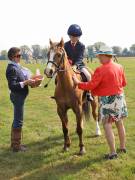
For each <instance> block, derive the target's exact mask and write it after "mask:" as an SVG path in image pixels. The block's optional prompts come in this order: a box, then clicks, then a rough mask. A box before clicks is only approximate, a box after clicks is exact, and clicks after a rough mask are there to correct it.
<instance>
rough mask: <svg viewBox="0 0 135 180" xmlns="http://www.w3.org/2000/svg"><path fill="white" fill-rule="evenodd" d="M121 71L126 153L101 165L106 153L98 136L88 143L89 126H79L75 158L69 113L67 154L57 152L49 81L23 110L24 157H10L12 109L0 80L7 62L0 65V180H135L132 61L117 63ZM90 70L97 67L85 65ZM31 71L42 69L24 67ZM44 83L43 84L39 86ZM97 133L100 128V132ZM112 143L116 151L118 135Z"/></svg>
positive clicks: (34, 91) (92, 127) (57, 126)
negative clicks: (123, 74)
mask: <svg viewBox="0 0 135 180" xmlns="http://www.w3.org/2000/svg"><path fill="white" fill-rule="evenodd" d="M119 62H120V63H121V64H123V66H124V67H125V71H126V76H127V80H128V86H127V87H126V89H125V94H126V100H127V105H128V111H129V117H128V119H127V120H126V121H125V127H126V131H127V149H128V153H127V154H124V155H120V156H119V158H118V159H116V160H112V161H107V160H104V159H103V155H104V154H105V153H107V152H108V146H107V144H106V140H105V137H104V134H103V135H102V136H101V137H98V138H93V137H92V135H94V134H95V123H94V121H93V120H91V121H89V122H85V123H84V142H85V146H86V151H87V153H86V155H84V156H81V157H79V156H76V155H75V154H76V153H77V152H78V151H79V148H78V136H77V134H76V133H75V129H76V122H75V117H74V114H73V113H72V112H71V111H70V112H69V117H70V118H69V120H70V121H69V129H70V136H71V140H72V145H71V148H70V151H69V152H67V153H63V152H62V147H63V134H62V130H61V123H60V120H59V117H58V116H57V113H56V104H55V102H54V101H53V100H51V99H50V96H51V95H53V92H54V82H52V83H51V84H50V86H49V87H48V88H47V89H44V88H43V86H42V87H39V88H36V89H30V94H29V97H28V98H27V101H26V105H25V122H24V130H23V141H24V143H25V144H27V145H28V148H29V150H28V152H26V153H12V152H11V151H10V149H9V146H10V128H11V123H12V118H13V109H12V104H11V103H10V101H9V91H8V88H7V82H6V79H5V69H6V66H7V62H3V61H2V62H0V180H8V179H12V180H20V179H23V180H40V179H41V180H99V179H100V180H135V58H123V59H120V58H119ZM89 66H90V67H91V68H93V69H95V67H97V66H98V63H92V64H89ZM27 67H28V68H30V69H31V70H32V71H33V72H35V69H36V68H37V67H38V68H40V70H41V72H43V69H44V65H41V64H40V65H39V64H38V65H31V64H30V65H27ZM45 82H46V79H45V81H44V83H43V84H45ZM102 132H103V129H102ZM114 132H115V135H116V144H117V147H118V136H117V131H116V128H115V127H114Z"/></svg>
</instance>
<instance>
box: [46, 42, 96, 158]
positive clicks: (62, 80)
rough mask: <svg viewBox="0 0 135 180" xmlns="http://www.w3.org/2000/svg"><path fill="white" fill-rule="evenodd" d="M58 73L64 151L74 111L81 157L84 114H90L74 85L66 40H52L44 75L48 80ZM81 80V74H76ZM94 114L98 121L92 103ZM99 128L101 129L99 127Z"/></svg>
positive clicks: (67, 142) (58, 103)
mask: <svg viewBox="0 0 135 180" xmlns="http://www.w3.org/2000/svg"><path fill="white" fill-rule="evenodd" d="M56 73H57V83H56V87H55V93H54V98H55V101H56V104H57V113H58V115H59V117H60V119H61V123H62V129H63V134H64V147H63V149H64V151H68V150H69V147H70V144H71V140H70V137H69V130H68V116H67V111H68V110H69V109H72V110H73V112H74V113H75V115H76V121H77V127H76V132H77V134H78V136H79V147H80V150H79V155H83V154H84V153H85V146H84V143H83V136H82V135H83V114H85V115H87V114H88V111H89V109H88V106H87V100H86V97H85V96H84V92H83V91H82V90H80V89H78V87H77V86H76V85H75V84H74V82H73V80H72V76H73V74H74V73H75V72H74V70H73V69H72V66H71V65H70V64H69V61H68V58H67V55H66V52H65V50H64V40H63V39H61V41H60V42H59V43H54V42H52V41H51V40H50V48H49V51H48V62H47V66H46V68H45V70H44V74H45V75H46V76H47V77H48V78H52V77H53V76H54V75H55V74H56ZM76 75H77V76H78V78H80V79H81V76H80V74H76ZM91 105H92V114H93V117H94V119H95V120H96V119H97V113H96V107H97V104H96V102H95V101H93V102H92V103H91ZM98 128H99V127H98Z"/></svg>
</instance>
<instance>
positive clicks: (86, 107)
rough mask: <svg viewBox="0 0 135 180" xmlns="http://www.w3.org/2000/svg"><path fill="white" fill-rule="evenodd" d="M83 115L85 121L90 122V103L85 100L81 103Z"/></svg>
mask: <svg viewBox="0 0 135 180" xmlns="http://www.w3.org/2000/svg"><path fill="white" fill-rule="evenodd" d="M82 108H83V115H84V118H85V120H86V121H88V120H90V101H87V100H85V102H84V103H83V106H82Z"/></svg>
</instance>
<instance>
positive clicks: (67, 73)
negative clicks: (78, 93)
mask: <svg viewBox="0 0 135 180" xmlns="http://www.w3.org/2000/svg"><path fill="white" fill-rule="evenodd" d="M57 76H58V80H59V81H60V84H62V85H63V86H65V87H66V86H73V80H72V76H73V70H72V68H71V65H70V64H69V62H68V59H67V58H66V57H65V59H64V63H63V65H62V66H61V70H60V71H59V72H58V75H57Z"/></svg>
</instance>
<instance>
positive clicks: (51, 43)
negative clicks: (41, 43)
mask: <svg viewBox="0 0 135 180" xmlns="http://www.w3.org/2000/svg"><path fill="white" fill-rule="evenodd" d="M49 42H50V46H51V47H52V45H53V42H52V40H51V39H49Z"/></svg>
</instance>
